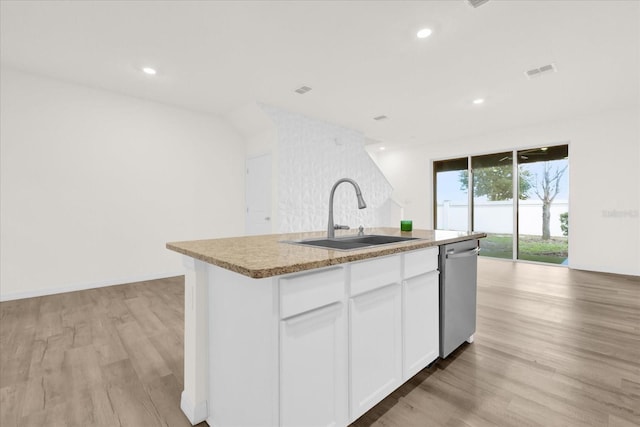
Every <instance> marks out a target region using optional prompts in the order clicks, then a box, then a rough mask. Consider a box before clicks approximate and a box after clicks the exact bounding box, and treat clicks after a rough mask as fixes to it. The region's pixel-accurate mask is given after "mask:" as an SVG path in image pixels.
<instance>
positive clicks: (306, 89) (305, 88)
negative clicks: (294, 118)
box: [295, 86, 311, 95]
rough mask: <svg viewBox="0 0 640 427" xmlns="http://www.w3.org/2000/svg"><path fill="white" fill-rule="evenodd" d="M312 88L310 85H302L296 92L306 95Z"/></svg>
mask: <svg viewBox="0 0 640 427" xmlns="http://www.w3.org/2000/svg"><path fill="white" fill-rule="evenodd" d="M310 90H311V88H310V87H309V86H300V87H299V88H298V89H296V90H295V92H296V93H299V94H300V95H304V94H305V93H307V92H309V91H310Z"/></svg>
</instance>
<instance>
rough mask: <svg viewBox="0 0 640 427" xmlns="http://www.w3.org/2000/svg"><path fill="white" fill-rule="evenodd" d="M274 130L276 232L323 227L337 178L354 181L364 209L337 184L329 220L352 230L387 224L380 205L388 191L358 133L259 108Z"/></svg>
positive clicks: (350, 189)
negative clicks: (276, 201) (332, 219)
mask: <svg viewBox="0 0 640 427" xmlns="http://www.w3.org/2000/svg"><path fill="white" fill-rule="evenodd" d="M262 108H263V109H264V111H265V112H266V113H267V114H268V115H269V116H270V117H271V118H272V119H273V121H274V122H275V124H276V128H277V133H278V137H277V139H278V142H277V149H278V177H277V182H278V208H277V209H278V224H279V226H278V230H279V231H280V232H283V233H285V232H298V231H312V230H324V229H326V227H327V219H328V213H329V193H330V192H331V187H332V186H333V184H334V183H335V182H336V181H337V180H338V179H340V178H351V179H353V180H355V181H356V182H357V183H358V184H359V185H360V188H361V190H362V196H363V198H364V200H365V201H366V202H367V208H366V209H362V210H359V209H358V204H357V199H356V196H355V191H354V189H353V186H351V185H350V184H349V183H343V184H340V186H339V187H338V189H337V190H336V193H335V196H334V221H335V223H336V224H346V225H349V226H351V227H352V228H358V226H360V225H363V226H364V227H365V228H366V227H374V226H390V225H392V224H389V223H388V222H389V214H388V212H387V209H385V208H383V206H384V205H385V202H387V200H388V199H389V197H390V195H391V193H392V191H393V189H392V187H391V185H390V184H389V182H388V181H387V179H386V178H385V177H384V175H383V174H382V172H381V171H380V169H379V168H378V166H377V165H376V164H375V163H374V162H373V160H372V159H371V157H370V156H369V154H368V153H367V152H366V151H365V149H364V141H365V140H364V136H363V134H362V133H360V132H357V131H355V130H352V129H347V128H344V127H341V126H338V125H334V124H330V123H326V122H323V121H320V120H315V119H312V118H309V117H306V116H303V115H300V114H295V113H291V112H288V111H284V110H280V109H278V108H275V107H272V106H264V105H263V106H262Z"/></svg>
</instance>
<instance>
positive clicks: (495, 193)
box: [471, 152, 513, 259]
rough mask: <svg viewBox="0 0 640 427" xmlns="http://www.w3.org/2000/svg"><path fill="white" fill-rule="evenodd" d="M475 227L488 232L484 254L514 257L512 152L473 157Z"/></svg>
mask: <svg viewBox="0 0 640 427" xmlns="http://www.w3.org/2000/svg"><path fill="white" fill-rule="evenodd" d="M471 169H472V171H473V229H474V230H477V231H483V232H485V233H487V238H486V239H482V240H481V241H480V246H481V248H482V250H481V251H480V255H481V256H489V257H496V258H507V259H512V258H513V153H512V152H504V153H496V154H490V155H485V156H475V157H472V158H471Z"/></svg>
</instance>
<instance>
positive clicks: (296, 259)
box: [167, 228, 486, 279]
mask: <svg viewBox="0 0 640 427" xmlns="http://www.w3.org/2000/svg"><path fill="white" fill-rule="evenodd" d="M364 233H365V234H382V235H391V236H403V237H417V238H419V239H420V240H410V241H406V242H400V243H394V244H388V245H383V246H378V247H375V246H374V247H371V248H366V249H357V250H350V251H338V250H333V249H324V248H317V247H309V246H302V245H293V244H290V243H285V242H286V241H294V240H302V239H312V238H322V237H324V236H326V232H309V233H291V234H269V235H262V236H244V237H231V238H224V239H210V240H192V241H186V242H170V243H167V249H170V250H172V251H175V252H179V253H181V254H183V255H187V256H190V257H192V258H195V259H198V260H200V261H204V262H206V263H209V264H213V265H216V266H218V267H222V268H225V269H227V270H231V271H234V272H236V273H240V274H242V275H245V276H248V277H252V278H256V279H258V278H265V277H272V276H279V275H282V274H289V273H296V272H299V271H305V270H311V269H315V268H322V267H328V266H331V265H336V264H343V263H347V262H352V261H360V260H364V259H368V258H375V257H379V256H384V255H391V254H394V253H400V252H406V251H411V250H415V249H421V248H426V247H430V246H439V245H444V244H447V243H454V242H460V241H463V240H470V239H479V238H483V237H486V234H485V233H478V232H465V231H447V230H413V231H410V232H401V231H400V229H399V228H368V229H365V230H364ZM355 234H357V231H356V230H346V231H340V230H339V231H336V237H343V236H349V235H355Z"/></svg>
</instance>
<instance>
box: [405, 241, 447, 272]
mask: <svg viewBox="0 0 640 427" xmlns="http://www.w3.org/2000/svg"><path fill="white" fill-rule="evenodd" d="M438 251H439V247H438V246H434V247H432V248H427V249H421V250H419V251H413V252H406V253H405V254H403V255H404V277H405V278H408V277H415V276H418V275H420V274H424V273H428V272H430V271H433V270H437V269H438Z"/></svg>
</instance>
